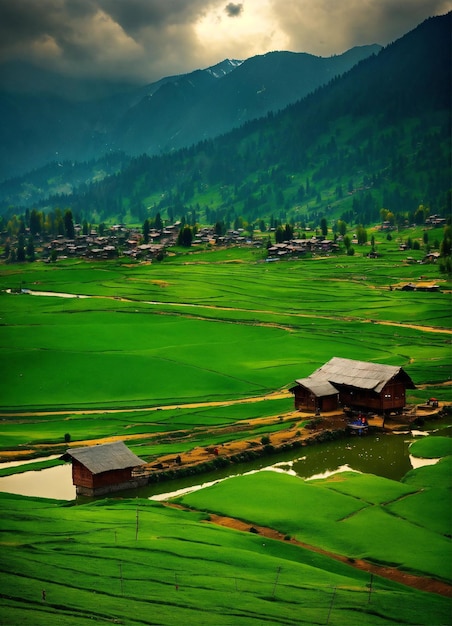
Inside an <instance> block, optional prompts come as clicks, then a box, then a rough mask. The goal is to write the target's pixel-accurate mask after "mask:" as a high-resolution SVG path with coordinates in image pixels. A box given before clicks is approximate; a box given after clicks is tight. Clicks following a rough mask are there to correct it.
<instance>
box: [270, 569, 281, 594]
mask: <svg viewBox="0 0 452 626" xmlns="http://www.w3.org/2000/svg"><path fill="white" fill-rule="evenodd" d="M280 572H281V567H278V571H277V572H276V578H275V584H274V585H273V594H272V598H273V599H275V591H276V585H277V584H278V578H279V574H280Z"/></svg>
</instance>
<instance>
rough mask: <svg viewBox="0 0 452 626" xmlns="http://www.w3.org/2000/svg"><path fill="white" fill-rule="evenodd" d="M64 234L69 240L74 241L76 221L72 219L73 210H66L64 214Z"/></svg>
mask: <svg viewBox="0 0 452 626" xmlns="http://www.w3.org/2000/svg"><path fill="white" fill-rule="evenodd" d="M64 234H65V235H66V237H67V238H68V239H74V237H75V230H74V220H73V218H72V211H71V209H66V211H65V212H64Z"/></svg>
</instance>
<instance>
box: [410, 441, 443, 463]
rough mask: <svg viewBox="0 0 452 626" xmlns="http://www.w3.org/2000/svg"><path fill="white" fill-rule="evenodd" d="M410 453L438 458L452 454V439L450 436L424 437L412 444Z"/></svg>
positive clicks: (424, 457)
mask: <svg viewBox="0 0 452 626" xmlns="http://www.w3.org/2000/svg"><path fill="white" fill-rule="evenodd" d="M410 454H412V455H413V456H417V457H421V458H423V459H437V458H440V457H443V456H448V455H449V456H450V455H452V439H451V438H450V437H424V438H423V439H418V440H417V441H415V442H414V443H412V444H411V446H410Z"/></svg>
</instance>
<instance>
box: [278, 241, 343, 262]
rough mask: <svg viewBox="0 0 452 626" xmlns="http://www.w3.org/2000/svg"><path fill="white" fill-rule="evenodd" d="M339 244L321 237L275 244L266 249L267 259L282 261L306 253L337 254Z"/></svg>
mask: <svg viewBox="0 0 452 626" xmlns="http://www.w3.org/2000/svg"><path fill="white" fill-rule="evenodd" d="M338 250H339V244H338V243H335V242H334V241H332V240H330V239H324V238H323V237H311V238H310V239H292V240H290V241H284V242H282V243H276V244H275V245H274V246H271V247H270V248H268V249H267V252H268V258H269V259H284V258H293V257H300V256H303V255H304V254H306V253H307V252H314V253H319V254H327V253H329V252H337V251H338Z"/></svg>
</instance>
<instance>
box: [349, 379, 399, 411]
mask: <svg viewBox="0 0 452 626" xmlns="http://www.w3.org/2000/svg"><path fill="white" fill-rule="evenodd" d="M339 397H340V401H341V403H342V404H343V405H346V406H351V407H356V408H360V409H365V410H370V411H379V412H383V411H399V410H401V409H403V408H404V406H405V404H406V395H405V385H404V384H403V383H401V382H397V381H394V380H393V381H390V382H389V383H388V384H387V385H385V387H384V388H383V389H382V391H381V392H380V393H378V394H377V393H375V392H373V391H368V390H365V389H356V388H347V387H343V388H342V389H340V392H339Z"/></svg>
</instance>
